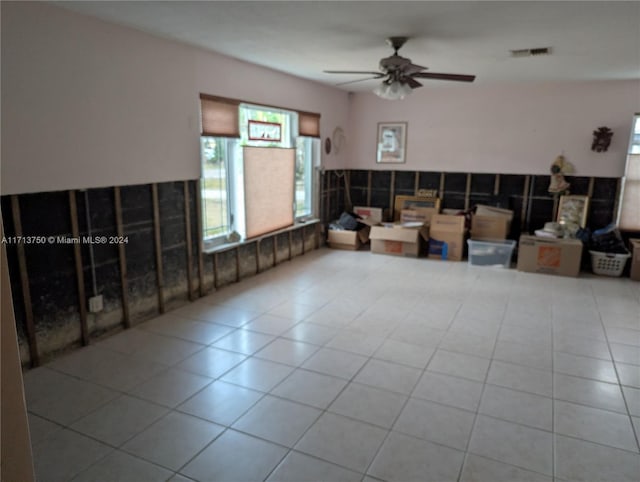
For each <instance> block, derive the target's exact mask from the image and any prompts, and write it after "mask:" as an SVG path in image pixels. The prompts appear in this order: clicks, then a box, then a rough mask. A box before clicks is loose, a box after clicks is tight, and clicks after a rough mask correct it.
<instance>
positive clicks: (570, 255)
mask: <svg viewBox="0 0 640 482" xmlns="http://www.w3.org/2000/svg"><path fill="white" fill-rule="evenodd" d="M581 259H582V242H581V241H579V240H577V239H553V238H539V237H536V236H529V235H525V234H523V235H522V236H520V243H519V248H518V271H526V272H529V273H544V274H555V275H560V276H578V274H579V273H580V260H581Z"/></svg>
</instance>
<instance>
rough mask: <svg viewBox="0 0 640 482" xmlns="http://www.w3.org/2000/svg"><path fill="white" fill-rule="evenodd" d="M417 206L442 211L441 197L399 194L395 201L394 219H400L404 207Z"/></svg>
mask: <svg viewBox="0 0 640 482" xmlns="http://www.w3.org/2000/svg"><path fill="white" fill-rule="evenodd" d="M416 208H420V209H423V208H431V209H435V210H436V213H439V212H440V199H438V198H437V197H435V198H428V197H421V196H405V195H401V194H399V195H397V196H396V197H395V200H394V203H393V220H394V221H399V220H400V213H401V211H402V210H403V209H416Z"/></svg>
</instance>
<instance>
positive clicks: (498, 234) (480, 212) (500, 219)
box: [471, 204, 513, 240]
mask: <svg viewBox="0 0 640 482" xmlns="http://www.w3.org/2000/svg"><path fill="white" fill-rule="evenodd" d="M512 220H513V211H511V210H510V209H501V208H495V207H493V206H485V205H484V204H478V205H477V206H476V212H475V214H474V215H473V218H472V219H471V239H476V240H482V239H506V238H507V236H508V235H509V231H510V230H511V221H512Z"/></svg>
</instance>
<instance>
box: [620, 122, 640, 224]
mask: <svg viewBox="0 0 640 482" xmlns="http://www.w3.org/2000/svg"><path fill="white" fill-rule="evenodd" d="M632 162H634V163H636V162H637V163H638V164H639V165H638V166H636V168H634V169H632V168H630V164H631V163H632ZM632 171H638V172H640V113H636V114H635V115H634V116H633V121H632V124H631V134H630V139H629V148H628V149H627V159H626V162H625V169H624V175H623V177H622V179H621V183H620V197H619V199H618V212H617V216H616V224H618V226H620V229H621V230H623V231H630V232H640V224H638V225H637V226H625V225H621V224H620V221H621V220H622V218H623V211H624V209H625V190H627V189H628V187H629V184H631V183H633V185H634V188H635V189H637V190H640V176H638V178H637V179H636V178H635V177H634V178H631V179H630V178H629V175H628V174H629V172H632ZM636 209H640V207H636Z"/></svg>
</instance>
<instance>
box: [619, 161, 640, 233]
mask: <svg viewBox="0 0 640 482" xmlns="http://www.w3.org/2000/svg"><path fill="white" fill-rule="evenodd" d="M618 224H619V226H620V228H621V229H626V230H630V231H640V154H629V156H628V157H627V168H626V170H625V174H624V188H623V191H622V202H621V204H620V220H619V221H618Z"/></svg>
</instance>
